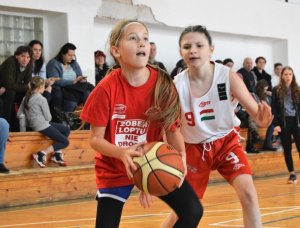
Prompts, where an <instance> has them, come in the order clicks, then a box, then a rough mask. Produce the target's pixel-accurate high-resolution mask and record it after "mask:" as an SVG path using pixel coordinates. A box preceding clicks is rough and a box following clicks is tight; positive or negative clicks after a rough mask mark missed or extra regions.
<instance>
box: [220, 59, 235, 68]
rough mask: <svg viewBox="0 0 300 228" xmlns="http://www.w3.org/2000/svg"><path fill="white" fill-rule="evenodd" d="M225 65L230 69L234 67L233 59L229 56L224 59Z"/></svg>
mask: <svg viewBox="0 0 300 228" xmlns="http://www.w3.org/2000/svg"><path fill="white" fill-rule="evenodd" d="M223 65H225V66H228V67H229V68H230V69H232V67H233V65H234V62H233V60H232V59H230V58H227V59H224V60H223Z"/></svg>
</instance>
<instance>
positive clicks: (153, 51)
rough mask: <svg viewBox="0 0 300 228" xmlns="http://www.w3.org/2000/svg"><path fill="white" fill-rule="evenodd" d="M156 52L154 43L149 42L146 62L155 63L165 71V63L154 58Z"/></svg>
mask: <svg viewBox="0 0 300 228" xmlns="http://www.w3.org/2000/svg"><path fill="white" fill-rule="evenodd" d="M156 53H157V49H156V44H155V43H154V42H150V55H149V61H148V63H149V64H151V65H156V66H158V67H159V68H160V69H163V70H164V71H166V72H167V69H166V67H165V65H164V64H163V63H162V62H159V61H157V60H156V59H155V57H156Z"/></svg>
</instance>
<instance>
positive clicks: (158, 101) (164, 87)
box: [108, 20, 181, 131]
mask: <svg viewBox="0 0 300 228" xmlns="http://www.w3.org/2000/svg"><path fill="white" fill-rule="evenodd" d="M133 22H136V23H140V24H142V25H143V26H144V27H145V28H146V30H147V31H148V28H147V26H146V25H145V24H144V23H143V22H140V21H137V20H121V21H119V22H118V23H117V24H116V25H115V26H114V28H113V29H112V31H111V33H110V36H109V47H110V53H111V48H112V47H113V46H115V47H118V45H119V44H120V40H121V39H122V35H123V34H124V31H125V29H126V26H127V25H128V24H130V23H133ZM111 55H112V53H111ZM112 56H113V55H112ZM115 61H116V63H118V62H117V60H116V59H115ZM116 67H119V66H116ZM116 67H114V68H116ZM148 67H152V68H154V69H156V70H157V71H158V78H157V82H156V85H155V89H154V102H153V104H152V108H151V109H150V111H149V112H148V113H146V115H147V118H146V121H147V122H156V123H159V124H161V126H162V128H163V129H164V130H165V131H167V130H169V129H170V128H171V126H172V124H174V122H175V121H177V120H178V119H180V115H181V113H180V103H179V96H178V93H177V90H176V87H175V85H174V83H173V81H172V79H171V77H170V76H169V75H168V74H167V73H166V72H165V71H163V70H161V69H160V68H158V67H155V66H149V65H148ZM113 70H114V69H110V71H109V72H111V71H113ZM109 72H108V73H109Z"/></svg>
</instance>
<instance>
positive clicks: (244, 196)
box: [232, 174, 262, 228]
mask: <svg viewBox="0 0 300 228" xmlns="http://www.w3.org/2000/svg"><path fill="white" fill-rule="evenodd" d="M232 186H233V188H234V189H235V191H236V193H237V195H238V197H239V200H240V202H241V205H242V209H243V219H244V227H251V228H258V227H262V224H261V217H260V211H259V205H258V199H257V193H256V190H255V187H254V184H253V180H252V176H251V175H249V174H241V175H238V176H237V177H236V178H235V179H234V180H233V182H232Z"/></svg>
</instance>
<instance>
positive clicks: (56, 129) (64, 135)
mask: <svg viewBox="0 0 300 228" xmlns="http://www.w3.org/2000/svg"><path fill="white" fill-rule="evenodd" d="M50 125H51V126H50V127H48V128H46V129H44V130H42V131H40V133H42V134H43V135H46V136H48V137H49V138H50V139H52V140H53V141H54V144H53V149H54V151H57V150H61V149H63V148H66V147H67V146H68V145H69V139H68V136H69V134H70V129H69V128H68V127H66V126H65V125H63V124H59V123H50Z"/></svg>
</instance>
